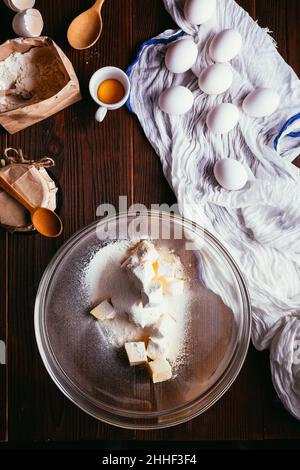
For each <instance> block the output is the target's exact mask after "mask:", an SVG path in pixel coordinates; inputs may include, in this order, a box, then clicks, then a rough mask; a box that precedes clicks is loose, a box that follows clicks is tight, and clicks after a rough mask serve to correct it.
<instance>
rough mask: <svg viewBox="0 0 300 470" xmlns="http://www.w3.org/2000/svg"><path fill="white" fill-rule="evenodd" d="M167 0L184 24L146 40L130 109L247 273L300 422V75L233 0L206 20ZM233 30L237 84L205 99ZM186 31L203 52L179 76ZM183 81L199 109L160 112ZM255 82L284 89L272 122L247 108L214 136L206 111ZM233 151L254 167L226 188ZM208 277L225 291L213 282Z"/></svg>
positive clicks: (172, 176) (263, 343)
mask: <svg viewBox="0 0 300 470" xmlns="http://www.w3.org/2000/svg"><path fill="white" fill-rule="evenodd" d="M163 1H164V4H165V7H166V9H167V11H168V12H169V13H170V15H171V16H172V17H173V19H174V20H175V22H176V23H177V25H178V26H179V28H180V30H178V31H173V30H168V31H165V32H164V33H162V34H161V35H159V36H157V38H154V39H152V40H150V41H147V42H146V43H144V44H143V46H142V48H141V50H140V52H139V54H138V57H137V59H136V61H135V62H134V63H133V64H132V65H131V66H130V67H129V68H128V70H127V73H128V75H129V76H130V79H131V83H132V92H131V96H130V102H129V104H128V106H129V108H130V109H131V110H132V111H133V112H134V113H135V114H136V115H137V117H138V119H139V121H140V123H141V125H142V127H143V130H144V132H145V134H146V136H147V138H148V139H149V141H150V143H151V144H152V146H153V147H154V149H155V151H156V153H157V154H158V155H159V157H160V159H161V162H162V165H163V170H164V173H165V176H166V178H167V180H168V182H169V184H170V185H171V187H172V188H173V190H174V192H175V194H176V196H177V199H178V204H179V208H180V211H181V213H182V214H183V215H184V216H185V217H188V218H189V219H192V220H195V221H196V222H198V223H199V224H200V225H202V226H205V227H206V228H207V229H208V230H210V231H211V232H212V233H214V234H215V235H216V236H217V237H218V238H219V239H220V240H221V241H222V242H223V244H224V245H225V246H226V247H227V249H228V250H229V251H230V252H231V254H232V255H233V257H234V258H235V259H236V261H237V263H238V264H239V266H240V268H241V270H242V272H243V273H244V276H245V278H246V280H247V284H248V288H249V291H250V297H251V302H252V308H253V325H252V341H253V343H254V345H255V347H256V348H257V349H259V350H263V349H267V348H269V349H270V362H271V370H272V378H273V383H274V386H275V389H276V391H277V393H278V395H279V397H280V398H281V400H282V402H283V404H284V405H285V407H286V408H287V409H288V410H289V411H290V413H291V414H292V415H294V416H295V417H296V418H298V419H300V364H299V363H300V360H299V361H297V360H296V359H297V357H299V356H300V170H299V169H298V168H296V167H295V166H294V165H293V164H292V163H291V162H292V161H293V160H294V159H295V158H296V157H297V156H298V155H299V153H300V138H299V137H300V133H299V129H300V114H299V113H300V81H299V79H298V78H297V76H296V74H295V73H294V72H293V70H292V69H291V67H289V65H287V64H286V62H285V61H284V60H283V58H282V57H281V56H280V55H279V53H278V52H277V50H276V44H275V42H274V40H273V39H272V38H271V36H270V35H269V34H268V30H265V29H262V28H260V27H259V25H258V24H257V23H256V22H255V21H253V19H252V18H251V17H250V16H249V15H248V13H247V12H246V11H244V10H243V9H242V8H241V7H239V6H238V5H237V3H236V2H235V1H234V0H217V12H216V15H215V17H214V18H213V19H211V20H210V21H209V22H208V23H206V24H205V25H202V26H200V27H195V26H191V25H189V24H188V23H187V22H186V21H185V19H184V17H183V3H184V2H183V0H163ZM225 28H235V29H237V30H238V31H239V32H240V33H241V35H242V37H243V41H244V44H243V50H242V51H241V53H240V54H239V56H237V57H236V58H235V59H233V60H232V61H231V65H232V67H233V69H234V81H233V85H232V87H231V88H230V90H229V91H228V92H226V93H225V94H223V95H220V96H217V97H216V96H215V97H213V96H206V95H204V94H203V93H202V92H201V91H200V90H199V88H198V85H197V76H198V75H199V73H200V71H201V70H202V69H203V68H204V67H206V66H207V65H208V64H210V63H211V60H210V58H209V57H208V54H207V41H208V40H209V39H210V38H211V37H212V36H213V35H214V34H215V33H216V32H218V31H220V30H222V29H225ZM185 34H189V35H192V36H193V37H194V40H195V42H196V43H197V45H198V48H199V57H198V60H197V63H196V65H195V66H194V67H193V69H192V71H189V72H187V73H185V74H180V75H173V74H172V73H170V72H168V70H167V69H166V67H165V65H164V56H165V52H166V49H167V44H168V43H170V42H171V41H174V40H178V39H180V37H181V36H182V35H185ZM179 84H180V85H184V86H187V87H188V88H189V89H190V90H191V91H192V92H193V94H194V98H195V104H194V107H193V109H192V111H190V112H188V113H187V114H185V115H183V116H169V115H167V114H164V113H162V112H161V111H160V109H159V107H158V104H157V103H158V97H159V95H160V93H161V92H162V91H163V90H164V89H165V88H168V87H170V86H172V85H179ZM256 86H265V87H272V88H274V89H275V90H277V91H278V92H279V94H280V96H281V106H280V108H279V109H278V110H277V111H276V112H275V113H274V114H273V115H272V116H270V117H268V118H264V119H253V118H250V117H248V116H246V115H245V114H243V113H242V112H241V116H240V121H239V124H238V125H237V126H236V128H235V129H234V130H233V131H231V132H230V133H229V134H228V135H224V136H215V135H212V134H211V133H210V131H209V130H208V129H207V126H206V125H205V119H206V115H207V112H208V111H209V110H210V109H211V108H212V107H213V106H215V105H217V104H219V103H221V102H232V103H234V104H237V105H240V104H241V102H242V100H243V98H244V97H245V96H246V95H247V94H248V93H249V92H250V91H252V90H253V89H254V88H255V87H256ZM228 157H231V158H235V159H237V160H239V161H240V162H242V163H244V164H245V165H247V167H248V176H249V182H248V183H247V185H246V186H245V188H243V189H242V190H240V191H237V192H229V191H226V190H223V189H222V188H220V187H219V186H218V185H217V183H216V181H215V180H214V177H213V173H212V169H213V165H214V163H215V162H216V161H217V160H219V159H222V158H228ZM205 282H206V285H207V287H209V288H211V289H212V290H214V291H218V288H217V287H216V286H214V280H213V279H206V280H205ZM218 293H219V294H220V295H221V296H222V292H218ZM298 362H299V363H298Z"/></svg>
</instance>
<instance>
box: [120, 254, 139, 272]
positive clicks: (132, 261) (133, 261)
mask: <svg viewBox="0 0 300 470" xmlns="http://www.w3.org/2000/svg"><path fill="white" fill-rule="evenodd" d="M129 264H131V265H132V266H136V265H138V264H139V259H138V257H137V255H136V254H135V253H133V254H132V255H130V256H129V257H128V258H126V259H125V261H123V263H122V264H121V268H123V269H124V268H126V267H127V266H128V265H129Z"/></svg>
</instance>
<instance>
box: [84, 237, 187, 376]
mask: <svg viewBox="0 0 300 470" xmlns="http://www.w3.org/2000/svg"><path fill="white" fill-rule="evenodd" d="M131 246H132V243H131V242H129V241H126V240H125V241H117V242H113V243H110V244H109V245H107V246H105V247H103V248H101V249H100V250H99V251H97V252H95V253H94V254H93V256H92V257H91V260H90V262H89V264H88V266H87V267H86V268H85V271H84V284H85V288H86V290H87V292H88V295H89V300H90V303H91V308H92V307H94V306H95V305H96V304H97V303H99V302H100V301H101V300H103V299H107V298H110V299H111V301H112V304H113V306H114V308H115V310H116V312H117V315H116V317H115V318H114V320H106V321H101V322H96V323H95V328H98V329H99V333H100V335H101V338H102V340H103V341H105V342H106V343H107V345H108V346H112V347H115V348H119V347H122V346H124V343H126V342H127V341H139V340H144V339H146V338H147V337H149V336H150V335H151V331H152V330H151V327H148V328H141V327H138V326H136V325H135V324H134V323H132V322H131V321H129V319H128V317H127V314H126V312H128V311H130V309H131V307H132V305H133V304H134V303H136V302H137V301H138V300H139V292H138V291H137V290H136V289H135V287H134V286H133V284H132V283H131V282H130V281H129V279H128V276H127V274H126V272H125V271H124V270H122V269H121V268H120V265H121V263H122V262H123V261H124V260H125V259H126V256H127V253H128V250H129V248H130V247H131ZM156 248H157V249H158V250H159V248H158V247H157V246H156ZM190 302H191V292H190V290H189V288H188V283H187V282H186V289H185V291H184V294H183V295H180V296H170V295H165V296H164V304H163V306H162V310H163V311H164V312H165V313H169V314H170V315H171V316H172V317H173V318H176V323H174V326H173V327H172V331H170V334H169V349H170V351H169V360H170V362H171V365H172V366H173V369H174V368H175V369H176V367H178V365H179V364H180V363H182V362H183V360H184V355H185V346H186V339H187V336H188V335H187V331H188V324H189V322H188V317H189V315H188V313H189V305H190Z"/></svg>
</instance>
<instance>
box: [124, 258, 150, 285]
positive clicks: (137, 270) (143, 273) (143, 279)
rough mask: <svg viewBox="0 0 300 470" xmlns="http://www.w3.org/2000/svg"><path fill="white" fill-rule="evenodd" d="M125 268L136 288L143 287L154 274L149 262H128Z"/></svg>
mask: <svg viewBox="0 0 300 470" xmlns="http://www.w3.org/2000/svg"><path fill="white" fill-rule="evenodd" d="M126 270H127V273H128V275H129V277H130V279H132V281H133V282H134V284H135V286H136V288H137V289H143V288H144V287H146V286H147V285H148V284H150V282H151V281H152V279H153V277H154V276H155V272H154V269H153V265H152V263H150V262H146V263H141V264H137V265H136V264H131V263H129V264H128V265H127V266H126Z"/></svg>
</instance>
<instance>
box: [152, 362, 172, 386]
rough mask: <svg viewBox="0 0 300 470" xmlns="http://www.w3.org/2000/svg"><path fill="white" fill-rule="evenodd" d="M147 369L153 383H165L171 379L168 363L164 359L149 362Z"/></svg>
mask: <svg viewBox="0 0 300 470" xmlns="http://www.w3.org/2000/svg"><path fill="white" fill-rule="evenodd" d="M149 367H150V370H151V373H152V380H153V383H158V382H165V381H166V380H170V379H171V377H172V368H171V366H170V364H169V362H168V361H167V360H166V359H164V358H160V359H155V361H152V362H149Z"/></svg>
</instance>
